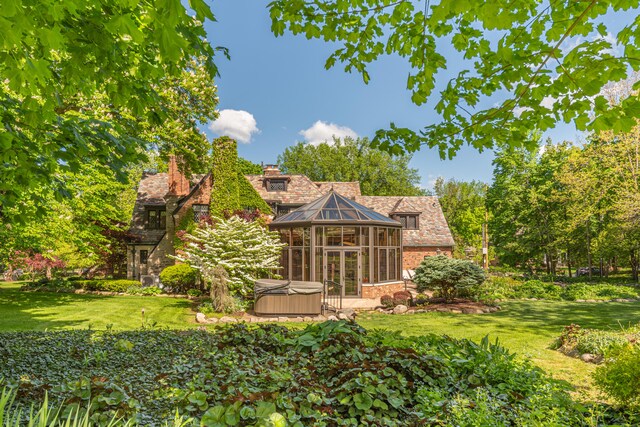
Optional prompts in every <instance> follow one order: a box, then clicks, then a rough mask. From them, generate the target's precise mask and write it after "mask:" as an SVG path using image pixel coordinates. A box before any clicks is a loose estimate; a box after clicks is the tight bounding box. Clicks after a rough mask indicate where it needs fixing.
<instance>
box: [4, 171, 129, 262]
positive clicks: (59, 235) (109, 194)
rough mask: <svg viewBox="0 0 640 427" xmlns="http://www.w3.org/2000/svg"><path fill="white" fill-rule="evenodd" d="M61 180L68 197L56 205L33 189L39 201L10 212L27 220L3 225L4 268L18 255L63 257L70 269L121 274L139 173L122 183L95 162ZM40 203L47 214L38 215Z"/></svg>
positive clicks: (44, 192)
mask: <svg viewBox="0 0 640 427" xmlns="http://www.w3.org/2000/svg"><path fill="white" fill-rule="evenodd" d="M60 177H61V179H63V180H64V182H65V185H66V188H67V189H68V191H69V193H70V197H69V198H65V199H63V200H56V198H55V197H54V195H53V194H51V191H50V189H49V188H46V187H45V188H43V189H32V190H30V191H33V192H37V194H36V197H28V198H27V199H26V200H24V201H22V202H21V204H20V206H17V207H11V208H9V207H7V213H8V215H9V217H12V218H16V217H18V216H19V215H22V216H23V220H22V221H13V222H9V221H7V222H5V223H3V224H2V225H1V226H0V263H8V264H11V259H12V258H13V254H14V253H15V252H16V251H23V252H29V253H34V254H43V255H45V256H48V257H59V258H60V259H62V260H63V261H64V262H65V264H66V265H67V266H68V267H70V268H88V267H101V268H102V269H103V270H104V271H105V273H107V274H113V273H118V269H119V268H120V267H121V266H122V265H124V263H125V262H126V246H125V242H124V239H125V237H126V234H127V228H128V223H129V221H130V219H131V212H132V210H133V202H134V201H135V193H136V191H135V188H134V185H133V183H134V182H137V181H138V178H139V171H137V170H135V169H134V170H130V177H129V179H128V182H126V183H121V182H119V181H118V180H117V179H116V176H115V174H114V173H113V172H112V171H110V170H108V169H106V170H105V169H104V168H103V167H101V165H97V164H95V163H92V164H87V165H83V166H81V168H80V170H79V171H78V173H72V172H65V173H61V174H60ZM132 195H133V196H132ZM36 198H38V199H40V200H43V201H44V203H46V205H47V212H46V213H44V214H41V215H36V210H37V209H36V204H35V202H34V201H33V200H34V199H36ZM17 210H19V211H20V212H14V211H17Z"/></svg>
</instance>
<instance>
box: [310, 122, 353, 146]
mask: <svg viewBox="0 0 640 427" xmlns="http://www.w3.org/2000/svg"><path fill="white" fill-rule="evenodd" d="M299 133H300V135H302V136H303V137H304V139H305V141H307V142H308V143H309V144H312V145H318V144H321V143H323V142H327V143H329V144H331V143H332V142H333V137H334V136H335V137H336V138H344V137H350V138H357V137H358V134H357V133H355V131H354V130H353V129H351V128H349V127H347V126H339V125H337V124H335V123H327V122H323V121H322V120H318V121H317V122H315V123H314V124H313V125H312V126H311V127H310V128H308V129H305V130H301V131H300V132H299Z"/></svg>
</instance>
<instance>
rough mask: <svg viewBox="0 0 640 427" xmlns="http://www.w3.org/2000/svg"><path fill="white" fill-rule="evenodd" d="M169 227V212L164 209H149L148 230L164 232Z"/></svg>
mask: <svg viewBox="0 0 640 427" xmlns="http://www.w3.org/2000/svg"><path fill="white" fill-rule="evenodd" d="M166 226H167V211H166V210H164V209H147V229H149V230H164V229H165V228H166Z"/></svg>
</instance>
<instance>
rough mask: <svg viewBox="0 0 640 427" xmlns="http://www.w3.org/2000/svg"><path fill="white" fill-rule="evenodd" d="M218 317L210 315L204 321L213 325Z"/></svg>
mask: <svg viewBox="0 0 640 427" xmlns="http://www.w3.org/2000/svg"><path fill="white" fill-rule="evenodd" d="M218 321H219V320H218V318H217V317H210V318H208V319H207V321H206V323H208V324H210V325H215V324H216V323H218Z"/></svg>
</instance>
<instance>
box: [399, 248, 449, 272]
mask: <svg viewBox="0 0 640 427" xmlns="http://www.w3.org/2000/svg"><path fill="white" fill-rule="evenodd" d="M438 250H440V254H441V255H446V256H448V257H450V256H451V254H452V251H453V248H452V247H451V246H441V247H436V246H405V247H403V248H402V268H403V270H415V269H416V267H418V266H419V265H420V263H421V262H422V260H423V259H424V257H426V256H436V255H437V254H438Z"/></svg>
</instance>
